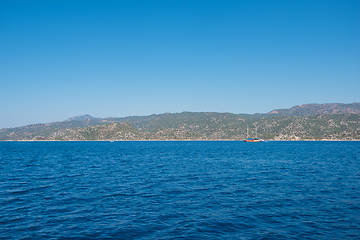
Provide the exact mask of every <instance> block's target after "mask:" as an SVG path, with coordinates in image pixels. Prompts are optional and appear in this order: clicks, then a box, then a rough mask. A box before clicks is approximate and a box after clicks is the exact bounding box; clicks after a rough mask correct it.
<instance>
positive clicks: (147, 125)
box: [0, 103, 360, 140]
mask: <svg viewBox="0 0 360 240" xmlns="http://www.w3.org/2000/svg"><path fill="white" fill-rule="evenodd" d="M247 126H249V128H250V134H251V135H252V136H253V135H254V134H255V128H257V133H258V136H259V137H261V138H263V139H272V140H320V139H327V140H357V139H360V103H351V104H340V103H329V104H304V105H299V106H294V107H292V108H290V109H276V110H273V111H271V112H269V113H267V114H233V113H215V112H182V113H165V114H158V115H150V116H131V117H124V118H95V117H92V116H90V115H82V116H76V117H71V118H69V119H67V120H65V121H62V122H54V123H47V124H33V125H28V126H23V127H18V128H5V129H1V130H0V140H241V139H244V138H246V137H247V136H246V128H247Z"/></svg>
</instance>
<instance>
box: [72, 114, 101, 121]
mask: <svg viewBox="0 0 360 240" xmlns="http://www.w3.org/2000/svg"><path fill="white" fill-rule="evenodd" d="M89 119H97V118H95V117H93V116H91V115H89V114H85V115H80V116H75V117H71V118H68V119H66V120H65V121H83V120H89Z"/></svg>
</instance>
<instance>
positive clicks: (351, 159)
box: [0, 142, 360, 240]
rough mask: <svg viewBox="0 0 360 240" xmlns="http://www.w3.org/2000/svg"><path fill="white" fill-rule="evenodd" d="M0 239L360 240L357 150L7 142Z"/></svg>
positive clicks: (1, 145)
mask: <svg viewBox="0 0 360 240" xmlns="http://www.w3.org/2000/svg"><path fill="white" fill-rule="evenodd" d="M0 169H1V175H0V238H1V239H317V240H318V239H358V238H359V236H360V207H359V206H360V190H359V189H360V188H359V187H360V186H359V185H360V174H359V173H360V143H359V142H268V143H264V144H263V143H261V144H246V143H243V142H115V143H109V142H0Z"/></svg>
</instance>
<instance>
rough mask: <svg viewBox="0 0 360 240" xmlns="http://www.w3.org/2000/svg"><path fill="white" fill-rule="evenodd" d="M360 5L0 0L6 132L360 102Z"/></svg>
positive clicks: (0, 95) (1, 121)
mask: <svg viewBox="0 0 360 240" xmlns="http://www.w3.org/2000/svg"><path fill="white" fill-rule="evenodd" d="M359 89H360V1H358V0H356V1H351V0H349V1H331V0H327V1H316V0H311V1H306V0H302V1H256V0H254V1H240V0H238V1H230V0H229V1H211V0H210V1H209V0H207V1H196V0H194V1H186V0H172V1H168V0H166V1H157V0H154V1H136V0H132V1H130V0H123V1H89V0H86V1H85V0H84V1H76V0H75V1H66V0H61V1H60V0H52V1H48V0H46V1H16V0H11V1H10V0H9V1H7V0H2V1H0V114H1V117H0V129H1V128H5V127H16V126H22V125H27V124H32V123H46V122H53V121H61V120H65V119H67V118H68V117H72V116H76V115H82V114H90V115H92V116H95V117H125V116H132V115H149V114H159V113H165V112H182V111H202V112H203V111H214V112H232V113H255V112H259V113H265V112H269V111H271V110H273V109H275V108H290V107H292V106H294V105H299V104H305V103H331V102H338V103H352V102H359V101H360V100H359V99H360V98H359V97H360V90H359Z"/></svg>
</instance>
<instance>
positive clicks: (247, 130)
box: [244, 125, 261, 142]
mask: <svg viewBox="0 0 360 240" xmlns="http://www.w3.org/2000/svg"><path fill="white" fill-rule="evenodd" d="M246 137H247V138H246V139H245V140H244V142H261V139H260V138H258V137H257V126H256V125H255V137H254V138H249V126H247V127H246Z"/></svg>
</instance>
